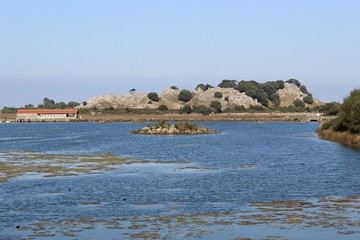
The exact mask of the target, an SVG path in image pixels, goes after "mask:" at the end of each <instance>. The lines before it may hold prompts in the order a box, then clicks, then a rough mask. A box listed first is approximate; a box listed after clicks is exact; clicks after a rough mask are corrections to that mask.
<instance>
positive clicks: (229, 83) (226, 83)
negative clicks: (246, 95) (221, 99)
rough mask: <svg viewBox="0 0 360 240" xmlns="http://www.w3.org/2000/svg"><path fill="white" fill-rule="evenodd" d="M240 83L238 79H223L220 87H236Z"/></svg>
mask: <svg viewBox="0 0 360 240" xmlns="http://www.w3.org/2000/svg"><path fill="white" fill-rule="evenodd" d="M237 85H238V82H237V81H236V80H226V79H224V80H222V81H221V83H220V84H219V85H218V87H221V88H236V87H237Z"/></svg>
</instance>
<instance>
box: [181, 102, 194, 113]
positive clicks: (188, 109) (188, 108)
mask: <svg viewBox="0 0 360 240" xmlns="http://www.w3.org/2000/svg"><path fill="white" fill-rule="evenodd" d="M179 112H180V113H181V114H182V113H186V114H190V113H192V108H191V106H190V105H188V104H186V105H185V106H184V107H182V108H181V109H180V111H179Z"/></svg>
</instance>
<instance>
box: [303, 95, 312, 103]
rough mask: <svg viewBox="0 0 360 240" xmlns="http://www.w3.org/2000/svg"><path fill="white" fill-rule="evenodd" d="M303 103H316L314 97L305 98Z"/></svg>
mask: <svg viewBox="0 0 360 240" xmlns="http://www.w3.org/2000/svg"><path fill="white" fill-rule="evenodd" d="M303 101H304V102H305V103H307V104H313V103H314V99H313V98H312V97H310V96H305V97H304V98H303Z"/></svg>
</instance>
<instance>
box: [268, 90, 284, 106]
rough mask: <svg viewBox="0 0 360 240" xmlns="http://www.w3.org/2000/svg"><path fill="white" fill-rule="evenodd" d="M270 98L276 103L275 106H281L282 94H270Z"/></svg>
mask: <svg viewBox="0 0 360 240" xmlns="http://www.w3.org/2000/svg"><path fill="white" fill-rule="evenodd" d="M269 100H270V101H271V102H272V103H273V104H274V106H275V107H279V106H280V103H281V101H280V96H279V94H277V93H273V94H271V95H270V97H269Z"/></svg>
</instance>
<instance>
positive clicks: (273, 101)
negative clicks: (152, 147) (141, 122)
mask: <svg viewBox="0 0 360 240" xmlns="http://www.w3.org/2000/svg"><path fill="white" fill-rule="evenodd" d="M185 93H187V94H189V96H188V98H189V99H185V100H184V99H181V97H180V96H181V95H182V94H185ZM212 102H219V103H220V104H221V105H220V106H221V108H222V109H232V108H235V107H239V106H242V107H244V108H245V109H247V108H249V107H251V106H253V107H263V108H271V107H289V106H295V107H297V106H301V107H310V108H312V107H316V106H319V105H323V103H322V102H321V101H319V100H318V99H316V98H313V97H312V95H311V93H309V92H308V91H307V88H306V87H305V86H304V85H301V83H300V82H299V81H298V80H296V79H289V80H288V81H286V82H285V81H282V80H278V81H269V82H265V83H258V82H256V81H240V82H237V81H236V80H223V81H222V82H221V83H220V84H219V85H218V86H217V87H213V86H211V85H209V84H198V85H197V86H196V88H195V90H193V91H191V90H181V91H180V90H179V89H178V88H177V87H175V86H172V87H171V88H168V89H165V90H164V91H163V92H162V93H160V94H158V93H155V92H151V93H145V92H136V91H135V90H134V89H132V91H130V92H129V93H128V94H108V95H102V96H95V97H91V98H90V99H88V100H87V101H85V102H84V103H83V104H81V105H80V106H79V108H82V109H124V108H129V109H158V108H159V107H160V106H161V105H163V106H166V107H167V108H168V109H172V110H178V109H181V108H183V107H184V106H185V105H190V106H206V107H211V104H212Z"/></svg>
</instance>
